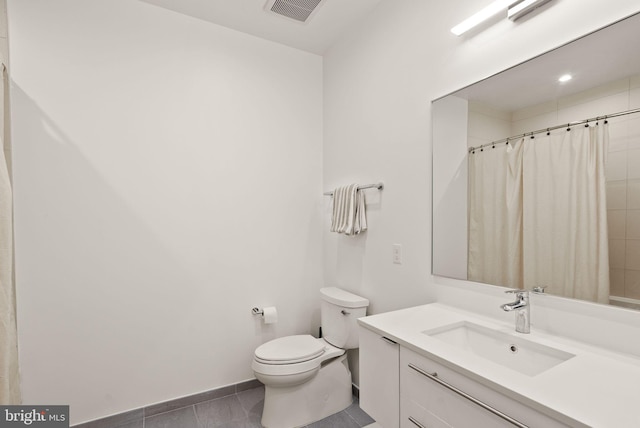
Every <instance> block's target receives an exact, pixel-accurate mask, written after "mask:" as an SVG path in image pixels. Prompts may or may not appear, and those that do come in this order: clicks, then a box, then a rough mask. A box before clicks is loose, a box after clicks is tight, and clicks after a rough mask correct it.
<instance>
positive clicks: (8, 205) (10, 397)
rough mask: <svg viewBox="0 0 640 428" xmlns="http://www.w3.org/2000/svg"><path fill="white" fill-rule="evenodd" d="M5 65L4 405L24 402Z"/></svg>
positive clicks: (0, 287) (0, 158)
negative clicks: (19, 365)
mask: <svg viewBox="0 0 640 428" xmlns="http://www.w3.org/2000/svg"><path fill="white" fill-rule="evenodd" d="M0 66H1V67H2V93H1V94H0V96H1V97H2V100H1V102H0V105H1V106H2V109H3V110H2V113H1V114H0V141H1V143H2V144H1V145H2V150H0V338H1V339H0V340H1V341H0V404H20V381H19V372H18V342H17V340H18V339H17V333H16V302H15V284H14V279H13V198H12V191H11V174H10V171H11V170H10V167H11V165H10V163H9V162H10V159H11V156H10V147H9V141H10V140H9V135H10V133H9V120H8V118H9V102H8V101H9V100H8V78H7V70H6V68H5V66H4V64H0Z"/></svg>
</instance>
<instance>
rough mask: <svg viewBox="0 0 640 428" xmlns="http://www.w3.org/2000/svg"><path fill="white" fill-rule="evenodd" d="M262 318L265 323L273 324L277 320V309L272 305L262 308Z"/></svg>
mask: <svg viewBox="0 0 640 428" xmlns="http://www.w3.org/2000/svg"><path fill="white" fill-rule="evenodd" d="M262 319H263V320H264V323H265V324H275V323H277V322H278V311H277V310H276V308H275V307H273V306H268V307H266V308H264V309H263V314H262Z"/></svg>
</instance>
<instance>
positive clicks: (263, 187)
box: [8, 0, 323, 423]
mask: <svg viewBox="0 0 640 428" xmlns="http://www.w3.org/2000/svg"><path fill="white" fill-rule="evenodd" d="M8 6H9V27H10V36H11V37H10V50H11V55H12V57H11V60H12V69H11V76H12V87H11V91H12V92H11V96H12V109H13V111H12V113H13V132H14V162H15V163H14V167H15V217H16V260H17V274H16V276H17V288H18V314H19V319H18V325H19V341H20V355H21V370H22V382H23V392H24V402H25V403H33V404H42V403H46V404H70V405H71V409H72V412H71V414H72V423H78V422H82V421H86V420H90V419H94V418H98V417H102V416H106V415H109V414H113V413H117V412H121V411H125V410H129V409H132V408H136V407H138V406H142V405H147V404H151V403H154V402H159V401H164V400H168V399H173V398H176V397H180V396H183V395H189V394H193V393H197V392H201V391H205V390H209V389H212V388H217V387H220V386H224V385H228V384H232V383H236V382H240V381H244V380H247V379H251V378H253V372H252V371H251V368H250V363H251V359H252V357H253V351H254V349H255V347H256V346H257V345H259V344H260V343H262V342H264V341H266V340H269V339H271V338H273V337H276V336H281V335H286V334H293V333H309V332H313V333H317V327H318V324H319V292H318V289H319V288H320V287H321V286H322V264H321V259H322V249H321V247H322V234H321V228H322V223H323V219H322V204H323V196H322V191H323V187H322V181H321V173H322V148H321V147H322V58H321V57H319V56H317V55H311V54H308V53H304V52H302V51H298V50H295V49H292V48H288V47H284V46H281V45H278V44H275V43H272V42H267V41H264V40H261V39H257V38H255V37H252V36H247V35H244V34H241V33H238V32H234V31H231V30H228V29H225V28H222V27H218V26H215V25H212V24H210V23H206V22H204V21H199V20H196V19H193V18H189V17H186V16H183V15H179V14H177V13H174V12H170V11H167V10H165V9H162V8H158V7H155V6H152V5H150V4H149V3H145V2H139V1H131V0H56V1H49V0H29V1H24V0H10V1H9V5H8ZM269 305H276V306H277V307H278V309H279V314H280V322H279V323H278V324H276V325H275V326H269V327H265V326H262V325H260V324H259V322H258V319H257V318H255V317H253V316H252V315H251V308H252V307H253V306H269Z"/></svg>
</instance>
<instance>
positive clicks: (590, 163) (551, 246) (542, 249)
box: [523, 124, 609, 303]
mask: <svg viewBox="0 0 640 428" xmlns="http://www.w3.org/2000/svg"><path fill="white" fill-rule="evenodd" d="M608 145H609V130H608V124H600V125H598V126H590V127H586V128H585V127H576V128H572V129H571V131H569V132H567V131H565V130H559V131H556V132H554V133H552V134H551V135H549V136H544V137H536V138H535V140H534V142H532V143H530V144H526V145H525V148H524V156H523V160H524V167H523V171H524V179H523V188H524V192H523V195H524V198H523V203H524V204H523V212H524V213H525V214H524V219H523V220H524V221H523V227H524V229H523V242H524V252H523V254H524V286H525V288H532V287H535V286H538V285H546V286H548V289H547V291H548V292H550V293H552V294H555V295H560V296H565V297H573V298H577V299H582V300H590V301H592V302H599V303H609V243H608V232H607V201H606V190H605V188H606V183H605V158H606V154H607V150H608Z"/></svg>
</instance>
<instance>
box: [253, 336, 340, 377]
mask: <svg viewBox="0 0 640 428" xmlns="http://www.w3.org/2000/svg"><path fill="white" fill-rule="evenodd" d="M296 337H298V339H292V338H296ZM302 337H304V338H300V336H287V337H281V338H279V339H274V340H272V341H269V342H267V343H265V344H263V345H260V346H259V347H258V348H257V349H256V352H255V354H254V357H253V362H252V363H251V367H252V368H253V370H254V371H255V372H256V373H260V374H263V375H271V376H288V375H297V374H301V373H305V372H311V371H316V370H319V369H320V364H322V362H324V361H326V360H329V359H331V358H334V357H339V356H340V355H342V354H344V353H345V350H344V349H340V348H336V347H335V346H333V345H331V344H330V343H328V342H327V341H325V340H324V339H316V338H315V337H313V336H311V335H302ZM296 342H299V343H300V344H301V346H302V347H301V348H300V349H299V350H292V349H289V350H288V351H290V352H291V353H290V354H288V355H287V354H286V352H288V351H283V350H273V353H270V351H272V347H273V348H276V347H277V346H279V344H280V343H284V344H286V345H291V346H293V344H294V343H296ZM267 345H268V346H267ZM265 349H266V350H267V352H266V353H265ZM283 349H284V348H283ZM258 350H260V352H258ZM314 355H315V356H314ZM261 357H262V358H261ZM264 357H267V358H269V357H270V358H276V357H279V358H280V359H279V360H278V359H272V360H269V359H266V358H264Z"/></svg>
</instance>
